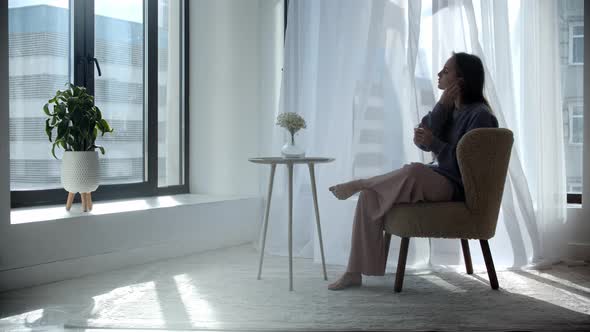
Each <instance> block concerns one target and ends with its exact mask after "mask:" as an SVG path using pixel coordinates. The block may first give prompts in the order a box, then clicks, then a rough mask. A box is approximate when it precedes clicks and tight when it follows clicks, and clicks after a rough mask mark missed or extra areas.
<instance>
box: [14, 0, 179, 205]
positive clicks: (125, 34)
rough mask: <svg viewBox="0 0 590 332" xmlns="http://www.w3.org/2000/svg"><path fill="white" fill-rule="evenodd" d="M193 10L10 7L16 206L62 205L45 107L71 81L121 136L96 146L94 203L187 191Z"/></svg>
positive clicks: (111, 0)
mask: <svg viewBox="0 0 590 332" xmlns="http://www.w3.org/2000/svg"><path fill="white" fill-rule="evenodd" d="M187 4H188V1H186V0H125V1H119V0H69V1H68V0H35V1H31V0H9V1H8V7H9V10H8V19H9V43H8V49H9V113H10V120H9V121H10V124H9V125H10V177H11V178H10V186H11V192H12V197H11V198H12V206H13V207H18V206H31V205H40V204H52V203H63V202H64V201H65V197H66V193H65V191H64V190H63V189H60V188H61V183H60V164H61V162H60V160H56V159H54V158H53V157H52V156H51V153H50V143H49V141H48V140H47V136H46V135H45V132H44V121H45V116H44V113H43V112H42V107H43V105H44V104H45V103H46V102H47V100H48V99H50V98H51V97H52V96H53V95H54V94H55V91H56V90H58V89H64V87H65V84H66V83H68V82H73V83H74V84H77V85H83V86H86V87H87V89H88V91H89V92H90V93H91V94H93V95H94V96H95V103H96V104H97V106H99V107H100V109H101V110H102V112H103V116H104V117H105V118H106V119H107V121H109V123H110V124H111V126H112V127H113V128H114V130H115V131H114V132H113V133H112V134H110V135H108V134H107V135H105V136H104V137H102V138H99V141H98V142H97V143H98V144H99V145H103V146H104V147H105V149H106V154H105V155H100V164H101V179H100V184H101V186H100V187H99V189H98V190H97V191H96V192H95V193H94V194H93V198H94V199H95V200H101V199H110V198H121V197H135V196H149V195H157V194H168V193H182V192H188V186H187V181H188V177H187V169H188V167H187V165H186V162H187V160H188V158H187V155H186V154H187V151H188V149H187V146H186V134H187V132H188V128H187V102H186V101H187V94H186V93H185V92H186V84H185V76H186V75H185V73H186V72H187V67H186V62H185V58H186V56H185V55H186V52H187V47H188V45H187V38H186V35H185V33H186V26H187V24H186V22H187V21H186V14H187V8H186V6H187ZM98 67H100V74H99V70H98ZM58 157H59V158H60V157H61V152H60V153H59V154H58Z"/></svg>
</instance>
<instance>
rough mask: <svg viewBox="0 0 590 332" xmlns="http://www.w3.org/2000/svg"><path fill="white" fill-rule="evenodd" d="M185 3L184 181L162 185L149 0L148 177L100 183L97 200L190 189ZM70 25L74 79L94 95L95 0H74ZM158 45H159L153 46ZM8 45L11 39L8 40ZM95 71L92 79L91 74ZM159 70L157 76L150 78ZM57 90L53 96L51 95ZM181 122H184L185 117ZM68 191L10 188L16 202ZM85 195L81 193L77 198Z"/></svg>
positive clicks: (147, 0) (53, 200) (153, 3)
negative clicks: (89, 58)
mask: <svg viewBox="0 0 590 332" xmlns="http://www.w3.org/2000/svg"><path fill="white" fill-rule="evenodd" d="M179 1H180V2H181V3H180V5H181V19H180V20H179V22H178V24H180V30H179V31H180V33H181V36H180V38H181V50H180V78H181V83H180V86H181V93H180V103H179V104H180V108H181V110H180V112H181V116H180V118H181V121H182V124H183V126H181V128H179V130H184V132H182V133H181V134H180V135H182V140H184V142H182V140H181V144H180V146H179V149H180V152H181V153H180V158H181V161H180V164H181V165H182V166H183V169H182V171H181V180H182V184H180V185H173V186H167V187H158V80H157V76H158V74H159V73H158V47H157V45H158V0H144V17H145V22H146V23H144V29H145V30H144V46H143V47H144V132H145V135H146V136H145V137H146V139H144V143H143V144H144V151H145V152H144V153H146V154H145V155H144V163H145V165H146V168H145V175H144V181H143V182H140V183H129V184H105V185H100V186H99V187H98V189H97V190H96V191H95V192H93V193H92V199H93V200H94V201H101V200H112V199H124V198H138V197H148V196H159V195H173V194H184V193H188V192H189V169H190V168H189V160H190V158H189V151H190V141H189V133H190V131H189V126H190V119H189V93H188V92H189V82H188V78H189V62H188V59H189V51H190V45H189V40H190V39H189V2H190V1H189V0H179ZM5 6H6V10H7V12H8V2H5ZM70 10H71V13H70V27H72V28H73V34H71V40H70V44H71V45H72V44H73V47H72V49H71V50H70V54H71V56H72V58H71V59H70V61H71V62H73V65H72V68H73V75H72V76H73V81H74V84H76V85H85V86H86V87H87V89H88V91H89V92H90V93H91V94H93V95H94V74H91V75H88V73H94V68H95V67H94V64H92V63H91V64H87V63H86V62H83V61H78V60H80V59H81V57H83V56H84V54H86V55H90V56H94V24H95V23H94V0H70ZM152 45H156V47H151V46H152ZM6 48H7V49H8V45H7V46H6ZM87 75H88V76H90V77H91V78H90V79H88V77H86V76H87ZM150 75H155V76H156V79H149V76H150ZM49 97H51V96H48V98H49ZM179 125H180V123H179ZM66 197H67V192H66V191H65V190H64V189H63V188H59V189H44V190H18V191H13V190H11V192H10V198H11V208H19V207H32V206H41V205H51V204H64V203H65V200H66ZM79 199H80V196H79V195H76V200H79Z"/></svg>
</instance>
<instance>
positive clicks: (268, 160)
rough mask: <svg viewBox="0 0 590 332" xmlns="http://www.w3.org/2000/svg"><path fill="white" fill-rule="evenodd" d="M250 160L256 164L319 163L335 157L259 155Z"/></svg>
mask: <svg viewBox="0 0 590 332" xmlns="http://www.w3.org/2000/svg"><path fill="white" fill-rule="evenodd" d="M248 160H249V161H251V162H253V163H256V164H319V163H329V162H332V161H334V158H325V157H304V158H283V157H259V158H250V159H248Z"/></svg>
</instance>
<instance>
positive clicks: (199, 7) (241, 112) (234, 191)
mask: <svg viewBox="0 0 590 332" xmlns="http://www.w3.org/2000/svg"><path fill="white" fill-rule="evenodd" d="M277 6H281V8H282V1H279V0H260V1H231V0H200V1H194V0H193V1H190V5H189V7H190V21H189V24H190V52H191V57H190V59H189V61H190V73H189V79H190V92H189V93H190V101H189V102H190V125H191V128H190V129H191V133H190V140H191V142H190V149H191V151H190V153H191V156H190V162H191V168H190V188H191V192H192V193H201V194H230V195H241V196H242V197H244V196H246V198H244V199H237V200H228V201H226V202H217V203H211V204H201V205H188V206H182V207H172V208H165V209H156V210H147V211H136V212H132V213H125V214H121V215H117V214H111V215H101V216H90V217H89V216H85V217H82V218H69V219H62V220H56V221H49V222H38V223H30V224H21V225H11V224H10V188H9V180H8V179H9V174H10V172H9V158H8V153H9V152H8V149H7V144H0V217H1V221H0V290H2V289H8V288H14V287H22V286H26V285H28V284H34V283H39V282H47V281H52V280H59V279H63V278H69V277H75V276H77V275H81V274H84V273H92V272H98V271H101V270H105V269H111V268H116V267H120V266H125V265H130V264H138V263H143V262H147V261H150V260H155V259H161V258H165V257H172V256H177V255H182V254H186V253H189V252H196V251H202V250H207V249H213V248H218V247H222V246H230V245H236V244H240V243H248V242H252V241H253V240H255V239H256V235H257V232H258V227H259V224H260V220H261V212H262V199H261V196H260V195H259V192H260V190H259V184H260V181H266V177H264V180H261V179H260V174H263V173H264V174H266V172H263V170H262V169H261V167H260V166H258V165H254V164H250V163H249V162H247V158H248V157H254V156H258V155H260V154H261V153H264V152H263V151H262V150H261V148H260V142H261V141H262V140H264V139H263V138H261V136H260V132H261V131H262V130H261V129H262V128H261V126H263V125H264V126H266V125H268V124H264V123H263V122H261V117H264V114H270V115H271V117H272V114H273V113H274V110H273V107H274V106H273V105H275V103H276V99H277V96H276V95H275V94H276V93H277V91H276V89H273V88H268V87H272V86H275V85H276V83H277V77H280V76H277V74H276V72H274V71H275V70H276V69H277V66H278V67H279V70H280V63H279V62H280V61H278V60H277V59H276V50H275V49H274V48H275V47H276V46H277V39H276V38H274V37H273V36H276V33H275V32H274V31H272V29H276V28H278V29H279V31H280V32H281V33H282V26H280V24H282V15H283V13H282V11H280V10H278V9H277ZM0 7H1V8H6V7H7V6H6V0H0ZM277 15H278V16H277ZM0 16H2V17H1V19H2V20H1V24H2V26H1V27H0V32H1V33H2V36H3V37H4V38H6V37H7V33H6V30H7V22H8V20H7V19H6V13H4V11H3V12H0ZM281 37H282V35H281ZM4 43H5V44H4V45H6V41H4ZM278 44H280V47H281V48H282V40H281V41H280V42H278ZM7 53H8V51H7V50H6V49H3V50H2V51H1V53H0V54H1V55H0V73H2V75H5V76H4V77H3V78H2V79H1V80H0V103H2V105H0V109H4V110H6V109H7V107H8V105H7V104H8V103H7V100H8V96H7V95H8V88H7V81H8V80H7V78H6V75H7V73H8V70H6V68H7ZM1 106H4V107H1ZM267 122H268V121H267ZM0 125H1V126H3V128H0V129H1V130H0V139H1V140H2V141H4V142H7V141H8V112H6V111H2V112H0ZM248 197H251V198H248ZM109 262H110V263H109Z"/></svg>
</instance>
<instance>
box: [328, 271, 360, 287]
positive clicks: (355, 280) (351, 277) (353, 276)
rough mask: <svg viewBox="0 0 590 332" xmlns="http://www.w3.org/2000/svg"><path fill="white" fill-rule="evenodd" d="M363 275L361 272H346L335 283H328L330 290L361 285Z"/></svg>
mask: <svg viewBox="0 0 590 332" xmlns="http://www.w3.org/2000/svg"><path fill="white" fill-rule="evenodd" d="M362 281H363V277H362V276H361V274H360V273H355V272H346V273H344V274H343V275H342V277H340V279H338V280H336V281H335V282H334V283H331V284H329V285H328V289H329V290H343V289H346V288H351V287H360V286H361V284H362Z"/></svg>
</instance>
